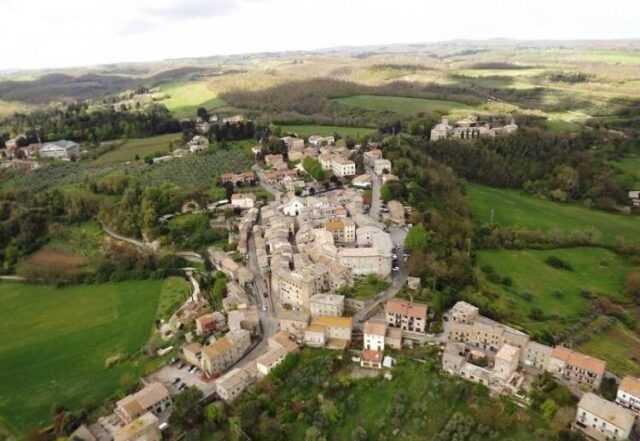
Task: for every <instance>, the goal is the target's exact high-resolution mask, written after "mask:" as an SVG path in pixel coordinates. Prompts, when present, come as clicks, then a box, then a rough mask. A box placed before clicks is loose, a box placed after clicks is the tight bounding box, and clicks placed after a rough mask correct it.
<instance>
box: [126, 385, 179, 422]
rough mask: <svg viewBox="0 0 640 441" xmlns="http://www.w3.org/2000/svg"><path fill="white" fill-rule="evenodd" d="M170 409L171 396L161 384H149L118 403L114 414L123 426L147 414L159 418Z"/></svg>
mask: <svg viewBox="0 0 640 441" xmlns="http://www.w3.org/2000/svg"><path fill="white" fill-rule="evenodd" d="M171 407H172V401H171V396H170V395H169V391H168V390H167V388H166V387H164V386H163V385H162V384H161V383H151V384H149V385H147V386H145V387H144V388H143V389H141V390H139V391H138V392H136V393H134V394H133V395H129V396H127V397H125V398H123V399H121V400H120V401H118V402H117V403H116V410H115V413H116V415H118V417H120V419H121V420H122V421H123V422H124V423H125V424H128V423H131V422H132V421H133V420H135V419H136V418H138V417H140V416H142V415H144V414H145V413H147V412H151V413H152V414H154V415H156V416H160V415H162V413H163V412H165V411H167V410H169V409H171Z"/></svg>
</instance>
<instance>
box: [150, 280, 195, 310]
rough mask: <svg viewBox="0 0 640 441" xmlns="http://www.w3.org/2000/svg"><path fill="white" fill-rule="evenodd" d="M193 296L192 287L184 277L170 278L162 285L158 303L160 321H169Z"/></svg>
mask: <svg viewBox="0 0 640 441" xmlns="http://www.w3.org/2000/svg"><path fill="white" fill-rule="evenodd" d="M190 294H191V285H190V284H189V282H187V281H186V280H185V279H184V278H182V277H169V278H168V279H166V280H165V281H164V283H163V284H162V289H161V290H160V299H159V301H158V314H157V318H158V319H159V320H168V319H169V318H170V317H171V315H173V313H174V312H175V311H176V310H177V309H178V308H179V307H180V305H182V304H183V303H184V302H185V301H186V300H187V297H188V296H189V295H190Z"/></svg>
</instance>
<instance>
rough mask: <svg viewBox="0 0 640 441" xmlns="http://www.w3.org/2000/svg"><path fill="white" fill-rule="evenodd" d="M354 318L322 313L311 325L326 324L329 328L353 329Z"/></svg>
mask: <svg viewBox="0 0 640 441" xmlns="http://www.w3.org/2000/svg"><path fill="white" fill-rule="evenodd" d="M352 322H353V320H352V319H351V317H330V316H326V315H321V316H318V317H316V318H315V319H314V320H313V323H311V325H312V326H313V325H320V326H326V327H329V328H349V329H351V328H352V327H353V326H352Z"/></svg>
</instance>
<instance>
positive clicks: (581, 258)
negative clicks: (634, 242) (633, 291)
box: [477, 247, 632, 330]
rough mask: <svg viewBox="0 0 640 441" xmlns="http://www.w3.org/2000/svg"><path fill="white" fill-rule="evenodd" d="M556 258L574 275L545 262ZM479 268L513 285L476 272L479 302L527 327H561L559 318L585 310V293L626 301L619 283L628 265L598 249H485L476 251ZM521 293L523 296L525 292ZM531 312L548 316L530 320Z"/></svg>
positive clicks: (622, 280) (586, 302)
mask: <svg viewBox="0 0 640 441" xmlns="http://www.w3.org/2000/svg"><path fill="white" fill-rule="evenodd" d="M550 256H555V257H558V258H560V259H561V260H562V261H564V262H567V263H569V264H570V265H571V266H572V267H573V271H569V270H566V269H557V268H554V267H552V266H550V265H548V264H547V263H546V262H545V260H546V259H547V258H548V257H550ZM477 263H478V267H479V268H483V267H486V266H491V267H492V268H493V269H494V270H495V273H496V274H497V275H498V276H499V277H500V278H501V279H503V278H505V277H509V278H510V279H511V280H512V285H511V286H507V285H505V284H503V283H500V282H498V283H495V282H490V281H489V280H488V277H487V276H486V274H484V273H481V274H480V280H481V286H482V288H483V290H484V291H485V292H490V293H493V294H497V297H495V298H492V296H491V295H487V294H484V295H482V294H480V297H479V299H480V300H481V301H482V300H484V301H487V299H489V300H488V301H489V304H490V305H491V306H493V307H494V308H495V309H496V310H497V311H499V312H500V314H501V315H503V316H506V317H509V319H510V321H511V322H512V323H518V324H520V325H522V326H524V327H526V328H528V329H532V330H533V329H541V328H547V327H555V326H562V325H563V324H565V323H563V321H564V320H569V321H572V320H577V319H579V318H580V315H581V314H582V313H584V312H585V311H587V310H588V308H589V306H590V300H589V299H587V298H585V297H584V296H583V295H581V291H582V290H587V291H589V292H591V293H592V294H594V295H601V296H606V297H609V298H611V299H613V300H615V301H618V302H626V301H627V299H626V297H625V295H624V292H623V291H624V280H625V276H626V274H627V272H629V271H630V270H631V269H632V265H631V264H630V263H629V262H627V261H626V260H625V259H623V258H622V257H620V256H618V255H617V254H615V253H613V252H612V251H609V250H606V249H603V248H588V247H585V248H571V249H555V250H544V251H542V250H485V251H480V252H479V253H478V258H477ZM525 293H526V294H525ZM533 308H539V309H540V310H542V311H543V312H544V314H545V315H546V316H547V320H546V321H535V320H533V319H531V318H530V317H529V313H530V311H531V310H532V309H533Z"/></svg>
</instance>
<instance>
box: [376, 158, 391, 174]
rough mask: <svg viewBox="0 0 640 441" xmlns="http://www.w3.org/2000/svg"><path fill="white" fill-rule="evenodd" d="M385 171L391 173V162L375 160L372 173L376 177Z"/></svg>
mask: <svg viewBox="0 0 640 441" xmlns="http://www.w3.org/2000/svg"><path fill="white" fill-rule="evenodd" d="M385 170H386V171H387V172H388V173H391V161H389V160H388V159H376V160H375V162H374V164H373V171H374V172H375V174H376V175H378V176H381V175H382V174H384V172H385Z"/></svg>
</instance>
